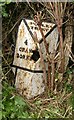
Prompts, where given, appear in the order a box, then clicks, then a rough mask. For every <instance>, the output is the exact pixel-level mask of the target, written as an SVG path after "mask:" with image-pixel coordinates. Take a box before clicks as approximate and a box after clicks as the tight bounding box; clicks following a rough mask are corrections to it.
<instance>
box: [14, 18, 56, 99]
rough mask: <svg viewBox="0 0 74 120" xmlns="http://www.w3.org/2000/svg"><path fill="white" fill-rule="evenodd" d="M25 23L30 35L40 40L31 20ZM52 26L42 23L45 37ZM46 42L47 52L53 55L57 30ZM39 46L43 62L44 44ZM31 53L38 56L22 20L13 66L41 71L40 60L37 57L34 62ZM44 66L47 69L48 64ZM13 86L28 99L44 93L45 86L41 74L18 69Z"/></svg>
mask: <svg viewBox="0 0 74 120" xmlns="http://www.w3.org/2000/svg"><path fill="white" fill-rule="evenodd" d="M26 21H27V23H28V25H29V28H30V30H31V31H32V33H34V32H36V33H37V37H38V40H40V39H41V38H42V36H41V33H40V31H39V29H38V26H37V25H36V24H35V23H34V21H33V20H26ZM53 26H54V24H52V23H46V22H45V23H42V29H43V32H44V35H46V33H47V32H48V31H49V30H50V29H51V28H52V27H53ZM46 41H47V43H48V45H49V52H50V53H53V52H54V50H55V49H56V43H57V41H58V33H57V28H56V29H55V30H54V31H53V32H52V33H51V34H50V35H49V36H48V37H47V38H46ZM40 46H41V49H42V53H43V57H44V60H45V59H46V51H45V47H44V42H42V43H41V44H40ZM33 51H36V52H37V54H38V50H37V46H36V44H35V42H34V41H33V39H32V37H31V35H30V33H29V31H28V29H27V27H26V25H25V23H24V21H23V20H22V21H21V24H20V26H19V29H18V34H17V41H16V48H15V54H14V61H13V65H16V66H20V67H23V68H27V69H31V70H42V65H41V58H40V57H38V58H37V59H36V60H35V59H33V57H32V56H33V55H34V53H33ZM35 54H36V53H35ZM35 57H36V56H35ZM45 65H46V68H47V69H48V64H47V63H45ZM15 85H16V88H17V89H18V91H19V93H20V94H22V95H23V96H26V97H27V98H28V99H30V98H32V97H35V96H37V95H39V94H41V93H43V92H44V89H45V85H44V79H43V73H32V72H29V71H24V70H21V69H18V70H17V75H16V82H15Z"/></svg>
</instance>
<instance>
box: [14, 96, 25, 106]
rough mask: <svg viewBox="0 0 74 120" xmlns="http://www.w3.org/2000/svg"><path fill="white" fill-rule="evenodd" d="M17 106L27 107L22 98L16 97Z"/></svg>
mask: <svg viewBox="0 0 74 120" xmlns="http://www.w3.org/2000/svg"><path fill="white" fill-rule="evenodd" d="M15 105H20V106H26V103H25V102H24V100H23V98H21V97H20V96H15Z"/></svg>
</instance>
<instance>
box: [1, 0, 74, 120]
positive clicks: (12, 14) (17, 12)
mask: <svg viewBox="0 0 74 120" xmlns="http://www.w3.org/2000/svg"><path fill="white" fill-rule="evenodd" d="M30 7H33V8H35V9H37V10H43V6H42V5H40V7H39V6H38V5H37V6H36V3H33V4H32V3H31V6H29V5H28V4H27V3H10V0H9V1H8V2H7V3H4V4H3V7H2V17H3V21H2V22H3V23H2V32H3V41H2V47H3V50H2V52H3V55H2V67H3V68H2V71H3V73H2V100H1V101H0V107H1V109H2V112H1V111H0V119H1V118H2V119H5V120H8V119H10V120H11V118H13V119H14V120H17V119H22V118H34V119H37V118H72V110H73V111H74V92H73V89H74V87H73V85H74V82H73V80H74V67H72V66H68V67H67V70H66V72H65V73H64V77H63V81H60V79H59V77H58V76H59V75H58V74H59V73H58V72H57V73H56V74H55V81H56V86H57V90H56V89H55V90H54V91H53V92H51V93H50V92H48V95H47V96H46V95H45V94H43V95H41V96H37V97H36V98H34V99H31V100H27V99H26V98H24V97H22V96H21V95H19V93H18V92H17V91H16V89H15V86H14V75H13V73H12V70H11V66H10V65H11V63H12V61H13V52H14V50H12V45H14V46H15V42H16V36H17V29H18V25H19V22H18V21H19V20H20V19H21V18H22V17H27V18H33V15H34V10H33V9H32V8H30ZM35 12H36V11H35ZM44 12H46V11H45V9H44ZM45 14H46V16H47V12H46V13H45ZM16 23H17V24H16ZM73 65H74V64H73Z"/></svg>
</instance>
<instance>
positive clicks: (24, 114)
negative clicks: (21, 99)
mask: <svg viewBox="0 0 74 120" xmlns="http://www.w3.org/2000/svg"><path fill="white" fill-rule="evenodd" d="M28 117H29V114H28V112H27V111H25V112H23V113H21V114H20V115H18V118H28Z"/></svg>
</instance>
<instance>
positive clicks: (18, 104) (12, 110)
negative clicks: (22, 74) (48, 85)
mask: <svg viewBox="0 0 74 120" xmlns="http://www.w3.org/2000/svg"><path fill="white" fill-rule="evenodd" d="M70 72H71V71H67V72H66V75H65V80H64V83H63V89H62V90H60V91H58V92H56V93H55V92H54V93H52V94H50V93H48V97H43V96H42V97H41V96H37V97H36V98H34V99H32V100H27V99H26V98H24V97H22V96H20V95H19V94H18V93H17V91H16V89H15V87H12V86H10V85H9V84H8V82H6V81H5V80H3V82H2V86H3V87H2V92H3V95H2V101H1V102H0V106H1V109H2V114H1V113H0V118H1V115H2V119H5V120H6V119H11V118H14V119H16V120H17V119H18V118H19V119H20V118H71V117H72V107H73V109H74V104H73V103H74V95H73V94H72V90H73V88H72V84H71V81H70V79H71V73H70Z"/></svg>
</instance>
